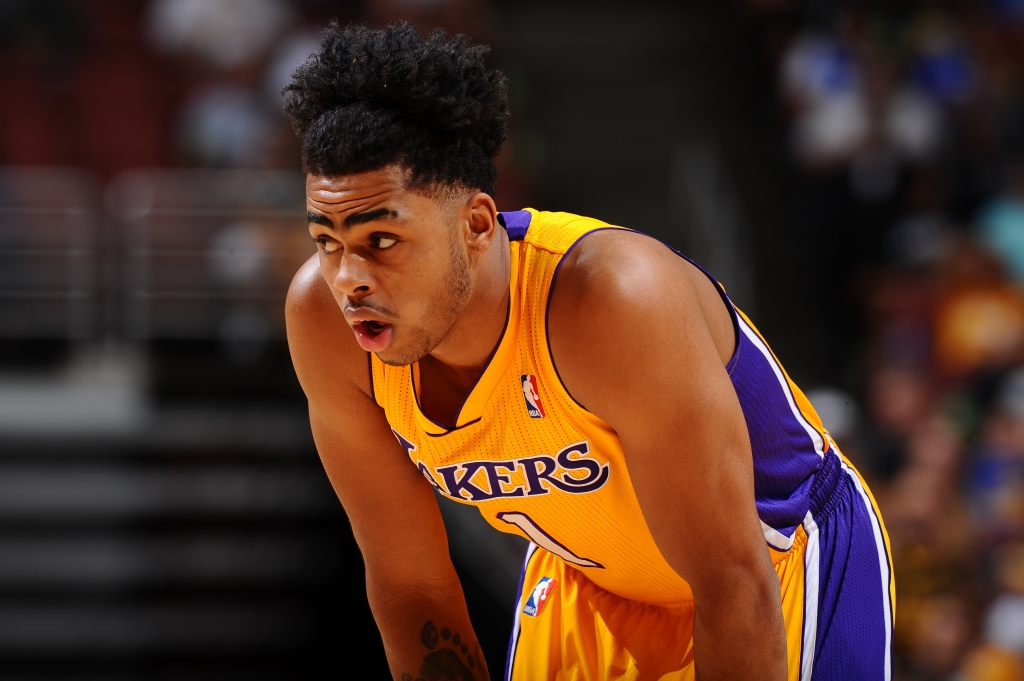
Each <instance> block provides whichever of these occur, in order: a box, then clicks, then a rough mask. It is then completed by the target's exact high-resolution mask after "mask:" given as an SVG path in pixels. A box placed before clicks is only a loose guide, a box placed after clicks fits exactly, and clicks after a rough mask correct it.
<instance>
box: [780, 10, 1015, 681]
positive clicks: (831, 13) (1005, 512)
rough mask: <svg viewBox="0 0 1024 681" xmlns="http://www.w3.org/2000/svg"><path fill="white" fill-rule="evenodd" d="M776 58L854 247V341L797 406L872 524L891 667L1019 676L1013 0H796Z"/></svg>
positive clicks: (792, 113)
mask: <svg viewBox="0 0 1024 681" xmlns="http://www.w3.org/2000/svg"><path fill="white" fill-rule="evenodd" d="M777 65H778V66H777V73H778V92H779V100H780V102H781V106H782V109H783V111H784V115H785V117H786V120H787V121H788V127H789V133H790V136H789V153H790V155H791V159H792V162H793V165H794V166H795V167H796V168H797V169H798V170H797V173H798V174H799V175H802V176H803V177H804V178H805V181H807V182H810V183H812V184H813V183H814V182H821V181H822V178H828V179H829V181H832V182H834V183H841V185H842V191H841V194H842V199H841V201H839V205H840V206H841V208H840V209H839V210H840V211H841V212H842V213H843V215H842V216H841V217H839V218H837V221H839V220H844V221H846V222H847V223H849V222H851V221H852V223H853V224H852V225H850V224H848V226H847V229H849V230H851V232H852V236H851V237H850V238H851V239H854V240H859V241H861V242H863V243H862V244H861V246H860V247H859V250H860V252H859V253H858V255H857V256H856V262H855V263H854V266H853V267H852V268H851V269H850V270H849V272H850V274H849V276H848V282H847V283H848V285H849V290H848V295H849V296H850V297H852V298H853V299H855V300H856V303H857V305H856V306H855V309H859V311H860V313H861V314H862V315H863V319H864V323H863V325H862V327H861V329H862V330H861V332H860V333H861V334H862V336H863V337H862V338H861V339H860V342H859V343H858V346H859V350H858V351H857V352H856V353H854V356H853V357H852V358H851V359H850V360H849V367H848V371H847V374H848V376H849V379H848V380H846V385H845V386H844V388H845V390H837V389H823V390H818V391H813V392H812V393H811V399H812V401H815V402H816V403H817V404H818V405H820V407H821V412H822V414H823V418H824V419H825V420H826V425H829V426H830V427H831V428H832V430H833V435H834V437H835V439H836V440H837V441H838V442H839V444H840V446H841V447H842V448H843V450H844V452H845V453H846V454H847V456H849V457H850V458H851V459H853V460H854V461H855V462H856V463H857V464H858V466H859V467H860V469H861V470H862V472H863V473H864V475H865V476H866V477H867V478H868V479H869V481H870V483H871V485H872V487H873V489H874V491H875V493H876V496H877V499H878V502H879V504H880V506H881V508H882V511H883V514H884V516H885V520H886V523H887V525H888V529H889V533H890V538H891V541H892V553H893V560H894V563H895V568H896V580H897V581H896V584H897V605H896V631H895V645H896V649H897V665H896V669H895V670H894V678H897V679H905V680H907V681H909V680H911V679H913V680H921V681H923V680H925V679H928V680H939V679H944V680H953V679H957V680H962V681H1004V680H1005V681H1010V680H1021V679H1024V2H1020V1H1019V0H994V1H992V2H944V3H939V2H933V3H924V2H921V3H854V2H845V3H829V4H826V3H805V4H804V5H803V6H802V8H801V10H800V18H799V30H797V31H795V32H793V33H792V35H791V37H790V39H789V40H788V41H787V42H786V45H785V47H784V48H783V49H782V50H781V51H780V53H779V55H778V59H777ZM823 266H826V267H827V266H828V265H827V263H823ZM853 395H860V396H862V400H860V401H858V400H856V399H855V398H854V397H853ZM858 402H860V403H861V404H863V407H858V406H857V404H858Z"/></svg>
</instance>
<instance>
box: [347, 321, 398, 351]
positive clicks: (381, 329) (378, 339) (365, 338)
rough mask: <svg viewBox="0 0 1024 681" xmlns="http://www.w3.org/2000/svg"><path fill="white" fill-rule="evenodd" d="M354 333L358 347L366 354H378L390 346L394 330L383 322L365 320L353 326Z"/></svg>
mask: <svg viewBox="0 0 1024 681" xmlns="http://www.w3.org/2000/svg"><path fill="white" fill-rule="evenodd" d="M352 328H353V330H354V331H355V332H356V340H357V341H358V342H359V345H360V347H362V348H363V350H366V351H367V352H380V351H382V350H385V349H387V347H388V346H389V345H391V338H392V336H393V335H394V328H393V327H392V326H391V325H390V324H387V323H385V322H378V321H376V320H373V319H367V320H365V321H362V322H358V323H357V324H355V325H353V327H352Z"/></svg>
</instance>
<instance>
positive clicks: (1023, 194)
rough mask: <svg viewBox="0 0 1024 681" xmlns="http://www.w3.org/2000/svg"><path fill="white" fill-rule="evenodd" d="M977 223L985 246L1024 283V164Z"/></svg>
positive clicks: (1017, 167)
mask: <svg viewBox="0 0 1024 681" xmlns="http://www.w3.org/2000/svg"><path fill="white" fill-rule="evenodd" d="M977 221H978V227H979V229H980V233H981V239H982V241H983V243H984V244H985V245H986V246H987V247H988V248H989V249H991V250H992V252H993V253H995V254H996V255H997V256H998V257H999V259H1000V260H1001V261H1002V263H1003V265H1004V266H1005V267H1006V270H1007V272H1008V273H1009V274H1010V275H1011V276H1012V277H1013V278H1014V279H1015V280H1016V281H1017V282H1018V283H1024V163H1016V164H1014V165H1013V166H1012V167H1011V169H1010V172H1009V182H1008V183H1007V187H1006V190H1005V191H1003V192H1002V193H1001V194H999V195H998V196H995V197H993V198H992V199H991V200H989V201H988V202H987V203H986V204H985V205H984V206H982V208H981V211H980V212H979V215H978V218H977Z"/></svg>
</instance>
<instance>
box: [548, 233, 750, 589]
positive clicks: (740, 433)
mask: <svg viewBox="0 0 1024 681" xmlns="http://www.w3.org/2000/svg"><path fill="white" fill-rule="evenodd" d="M658 249H661V247H660V245H658ZM662 250H664V251H665V254H664V255H667V256H668V257H667V258H666V257H663V254H662V251H661V250H657V249H655V250H647V249H646V247H644V246H641V248H640V249H639V252H638V253H633V254H630V253H628V252H625V253H624V252H623V251H622V249H621V248H620V250H619V251H618V252H617V256H618V257H617V259H616V260H614V261H612V260H611V259H610V258H609V259H608V260H609V261H610V262H614V263H615V265H614V268H615V269H614V270H605V269H604V268H603V267H602V266H601V265H600V264H597V265H596V266H595V267H593V268H592V269H591V270H590V272H589V273H588V276H587V277H586V278H585V279H583V280H582V281H577V282H575V285H576V287H577V290H576V291H573V287H574V283H573V282H571V281H570V282H569V286H567V288H566V291H565V293H566V294H567V295H566V298H565V299H564V300H565V301H566V302H569V301H572V302H574V304H573V305H563V306H562V310H564V311H565V312H567V313H568V314H567V315H566V316H565V317H563V319H562V320H561V322H554V323H553V326H552V330H551V333H552V350H553V352H555V353H556V355H557V356H556V358H555V359H556V362H558V365H559V371H560V373H561V374H562V375H563V377H564V378H565V379H566V385H567V387H569V389H570V391H571V392H573V393H574V396H578V398H580V399H581V401H582V403H583V404H585V405H586V406H587V408H588V409H589V410H590V411H592V412H594V413H595V414H596V415H598V416H599V417H601V418H602V419H603V420H605V421H607V422H608V423H609V425H611V426H612V427H613V428H614V429H615V431H616V432H617V433H618V436H619V438H620V440H621V442H622V446H623V449H624V451H625V455H626V465H627V467H628V470H629V475H630V479H631V481H632V483H633V488H634V491H635V493H636V496H637V499H638V501H639V502H640V507H641V510H642V511H643V514H644V518H645V520H646V521H647V524H648V527H649V528H650V530H651V533H652V535H653V537H654V539H655V541H656V542H657V544H658V547H659V549H661V551H662V553H663V554H664V556H665V558H666V559H667V560H668V561H669V563H670V564H671V565H672V567H673V568H675V569H676V570H677V571H678V572H679V573H680V576H682V577H683V578H684V579H686V580H687V581H688V582H690V584H691V585H692V586H693V587H694V590H695V592H696V591H698V590H699V589H700V588H701V586H702V585H703V584H709V583H710V582H711V581H713V580H716V579H718V578H719V576H718V575H717V574H716V571H720V570H722V569H723V567H725V568H728V567H729V566H741V567H742V566H748V567H749V566H754V565H757V566H759V567H758V568H757V569H761V567H763V565H764V560H765V559H766V557H767V555H768V554H767V549H766V548H765V545H764V539H763V535H762V534H761V530H760V523H759V521H758V517H757V512H756V508H755V505H754V484H753V464H752V457H751V452H750V442H749V437H748V434H747V428H746V422H745V420H744V417H743V412H742V409H741V407H740V404H739V399H738V397H737V395H736V392H735V389H734V388H733V386H732V383H731V381H730V379H729V376H728V374H727V372H726V370H725V367H724V366H723V363H722V356H721V352H720V350H719V348H718V347H717V346H716V344H715V341H714V339H713V338H712V335H711V332H710V331H709V329H708V324H707V322H706V321H705V319H704V314H703V312H702V309H701V305H700V300H699V297H698V294H697V292H696V291H695V290H694V287H693V286H692V284H691V283H690V280H689V279H688V277H687V275H686V274H685V272H681V271H680V267H679V263H680V262H681V261H680V260H679V259H678V258H677V256H675V255H674V254H671V253H669V252H668V251H667V249H662ZM632 258H635V259H636V261H635V262H632V263H631V262H630V260H631V259H632ZM552 310H553V311H552V318H554V315H555V304H554V301H553V303H552ZM573 310H575V311H576V312H572V311H573ZM559 313H560V314H561V311H560V312H559ZM578 314H586V320H585V321H584V320H583V319H579V320H575V321H574V320H573V319H572V317H573V315H578ZM566 322H568V323H566ZM559 324H560V325H562V326H563V328H564V329H565V330H566V331H565V333H562V334H561V335H562V337H563V339H568V340H567V341H563V342H562V343H561V345H562V346H563V348H564V350H563V351H562V352H561V353H558V352H557V347H556V340H555V336H556V334H557V333H559V332H558V330H557V326H558V325H559ZM581 324H585V327H582V328H588V333H587V334H586V335H582V334H575V335H572V336H570V335H569V334H570V333H571V331H569V330H570V329H572V328H573V327H575V328H581V327H580V325H581ZM570 347H571V348H572V352H568V350H569V348H570ZM598 367H600V370H598V369H597V368H598ZM577 391H578V393H579V394H578V395H577ZM695 547H698V548H696V550H695Z"/></svg>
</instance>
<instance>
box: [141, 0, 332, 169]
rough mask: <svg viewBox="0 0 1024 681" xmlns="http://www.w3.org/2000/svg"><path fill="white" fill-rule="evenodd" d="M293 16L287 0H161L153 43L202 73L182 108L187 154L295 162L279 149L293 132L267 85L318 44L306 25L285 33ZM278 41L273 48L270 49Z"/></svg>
mask: <svg viewBox="0 0 1024 681" xmlns="http://www.w3.org/2000/svg"><path fill="white" fill-rule="evenodd" d="M295 19H296V16H295V13H294V11H293V9H292V7H291V6H290V5H288V4H286V3H285V2H284V1H283V0H156V2H154V3H153V4H152V6H151V7H150V13H149V28H150V35H151V39H152V41H153V45H154V47H155V48H156V49H158V50H160V51H162V52H165V53H167V54H171V55H174V56H176V57H177V58H178V59H180V60H181V61H183V62H184V63H186V64H189V65H191V66H192V67H193V68H194V69H196V70H197V71H198V73H199V74H200V81H201V85H199V86H198V87H196V88H195V89H194V91H193V92H192V94H191V95H190V96H189V98H188V100H187V101H186V102H185V104H184V106H183V108H182V109H181V111H180V112H179V119H178V134H177V140H178V144H179V149H180V153H181V155H182V157H183V158H184V159H185V160H186V161H188V162H189V163H191V164H194V165H199V166H206V167H250V168H252V167H274V166H289V165H294V164H295V154H294V153H293V154H291V158H288V156H287V155H285V156H282V154H281V150H282V147H284V148H285V149H289V150H291V149H290V147H291V146H292V145H291V144H290V142H291V134H290V131H289V130H288V127H287V125H286V123H285V120H284V118H283V116H282V115H281V106H282V102H281V98H280V95H278V96H276V97H267V96H266V95H265V94H264V93H263V92H262V90H264V89H266V88H268V87H276V88H277V91H278V92H280V89H281V87H284V84H286V83H287V79H288V78H290V77H291V73H292V71H294V70H295V68H296V67H298V66H299V65H300V64H301V63H302V62H303V61H305V59H306V58H307V57H308V56H309V54H310V53H311V52H312V50H313V49H314V48H315V46H316V43H315V41H314V40H313V39H312V38H311V36H310V34H309V32H308V31H301V30H300V31H299V32H298V33H296V34H294V35H293V37H292V38H290V39H285V40H280V38H281V37H282V36H283V35H285V34H286V32H287V31H288V30H289V28H290V27H291V26H292V25H293V24H294V22H295ZM275 46H276V48H277V49H276V50H273V49H272V48H274V47H275Z"/></svg>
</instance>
